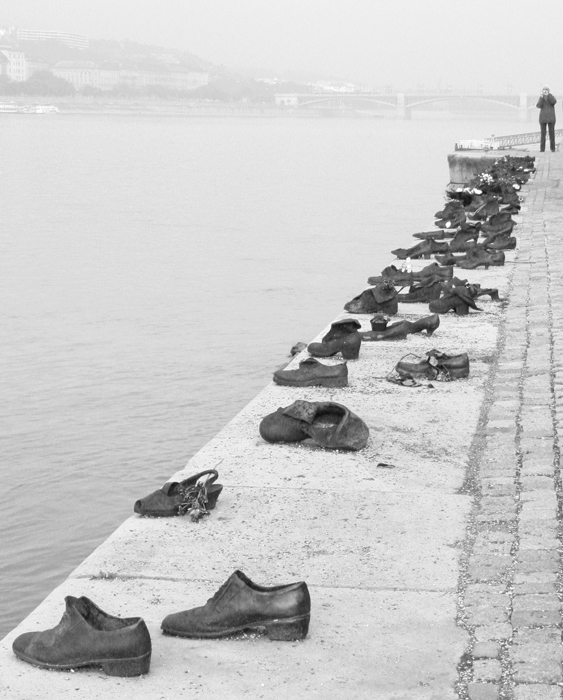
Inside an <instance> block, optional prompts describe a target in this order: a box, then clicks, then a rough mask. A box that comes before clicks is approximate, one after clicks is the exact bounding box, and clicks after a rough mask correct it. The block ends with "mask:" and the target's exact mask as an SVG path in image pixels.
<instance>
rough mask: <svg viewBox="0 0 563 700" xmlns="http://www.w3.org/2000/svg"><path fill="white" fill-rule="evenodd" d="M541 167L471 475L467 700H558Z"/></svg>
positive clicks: (560, 416) (557, 376)
mask: <svg viewBox="0 0 563 700" xmlns="http://www.w3.org/2000/svg"><path fill="white" fill-rule="evenodd" d="M538 155H539V154H538ZM536 167H537V172H536V175H535V178H534V179H532V180H530V181H529V183H528V185H527V186H526V190H525V192H526V205H527V212H526V213H525V214H524V215H523V220H522V222H521V224H520V225H519V226H518V229H517V236H518V245H519V249H518V251H517V256H516V258H515V265H514V270H513V272H512V277H511V284H510V292H509V295H508V305H507V307H506V310H505V314H504V319H503V324H502V326H501V331H500V334H499V345H498V356H497V359H496V363H495V365H494V366H493V368H492V370H491V377H490V385H489V388H488V399H487V400H486V401H485V405H484V408H483V413H482V418H481V434H478V435H477V436H476V438H475V444H474V451H473V455H474V460H473V462H472V464H471V465H470V469H471V470H472V471H473V478H472V480H471V483H472V485H473V489H474V496H475V502H474V507H473V511H472V516H471V522H470V525H469V527H468V534H467V540H466V543H465V560H464V562H462V567H461V571H462V574H461V577H460V586H459V607H458V613H459V614H458V621H459V624H461V625H462V626H463V627H464V628H465V629H466V630H467V631H468V632H469V634H470V638H471V641H470V645H469V647H468V649H467V650H466V653H465V655H464V657H463V658H462V659H461V660H460V664H459V669H460V677H459V684H458V694H459V696H460V698H468V699H469V700H497V699H498V700H532V698H533V700H555V698H557V699H558V700H560V699H561V698H562V697H563V693H562V691H563V673H562V662H563V647H562V644H561V627H562V624H561V599H562V596H561V592H562V588H561V582H562V576H561V557H560V553H561V522H560V520H561V519H560V504H561V503H562V502H563V496H562V486H561V476H560V451H559V440H558V432H559V430H560V429H561V428H562V427H563V353H562V351H563V276H562V274H561V273H562V263H563V206H562V205H563V193H562V192H560V190H559V184H560V181H561V175H562V173H563V161H562V159H561V157H560V156H559V154H557V156H555V157H552V158H550V159H549V160H548V159H547V158H544V157H543V154H542V155H539V157H537V158H536Z"/></svg>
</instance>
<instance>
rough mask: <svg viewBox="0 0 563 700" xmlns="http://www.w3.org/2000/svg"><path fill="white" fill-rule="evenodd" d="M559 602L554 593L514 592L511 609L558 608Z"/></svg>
mask: <svg viewBox="0 0 563 700" xmlns="http://www.w3.org/2000/svg"><path fill="white" fill-rule="evenodd" d="M560 607H561V603H560V602H559V599H558V598H557V596H556V595H554V594H553V595H545V594H544V595H542V594H539V593H538V594H533V593H528V594H515V595H514V600H513V607H512V609H513V611H515V612H516V611H519V612H520V611H522V610H559V609H560Z"/></svg>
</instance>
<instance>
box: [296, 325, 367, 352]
mask: <svg viewBox="0 0 563 700" xmlns="http://www.w3.org/2000/svg"><path fill="white" fill-rule="evenodd" d="M361 325H362V324H361V323H360V322H359V321H357V320H356V319H355V318H343V319H341V320H339V321H335V322H334V323H333V324H332V325H331V327H330V330H329V331H328V333H326V335H325V336H324V337H323V339H322V341H321V342H320V343H310V344H309V345H308V346H307V351H308V352H309V353H310V354H311V355H313V356H314V357H332V356H333V355H336V353H337V352H340V353H342V357H343V358H344V359H345V360H357V359H358V357H359V355H360V346H361V344H362V339H361V338H360V334H359V333H358V329H359V328H361Z"/></svg>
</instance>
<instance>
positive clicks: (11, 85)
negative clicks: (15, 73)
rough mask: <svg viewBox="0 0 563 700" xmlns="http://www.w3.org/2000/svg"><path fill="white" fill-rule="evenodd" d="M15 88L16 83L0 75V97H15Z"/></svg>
mask: <svg viewBox="0 0 563 700" xmlns="http://www.w3.org/2000/svg"><path fill="white" fill-rule="evenodd" d="M17 86H18V83H16V82H15V81H14V80H12V79H11V78H8V76H7V75H0V95H17V94H18V92H17Z"/></svg>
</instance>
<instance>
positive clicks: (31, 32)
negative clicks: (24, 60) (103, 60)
mask: <svg viewBox="0 0 563 700" xmlns="http://www.w3.org/2000/svg"><path fill="white" fill-rule="evenodd" d="M17 38H18V41H60V42H61V44H66V46H71V47H72V48H74V49H87V48H88V47H89V46H90V41H89V39H88V37H87V36H83V35H82V34H69V33H68V32H48V31H44V30H36V29H18V30H17Z"/></svg>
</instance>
